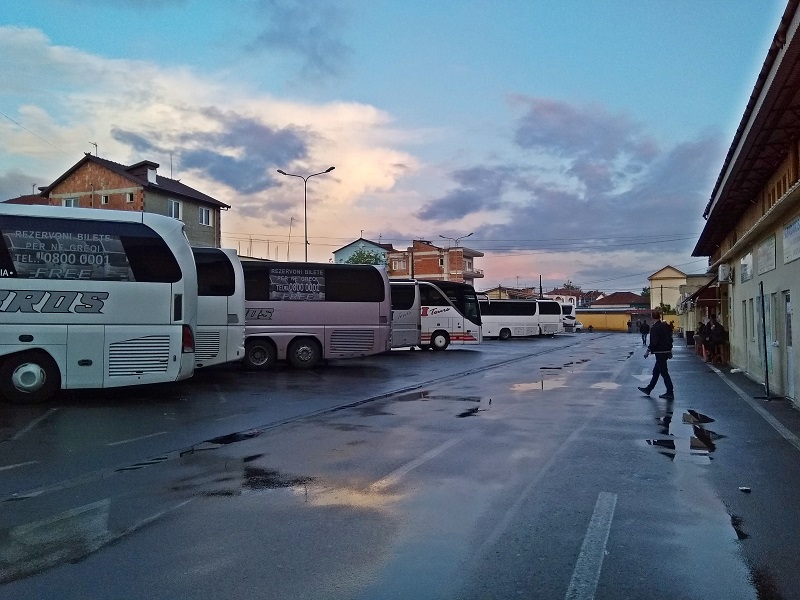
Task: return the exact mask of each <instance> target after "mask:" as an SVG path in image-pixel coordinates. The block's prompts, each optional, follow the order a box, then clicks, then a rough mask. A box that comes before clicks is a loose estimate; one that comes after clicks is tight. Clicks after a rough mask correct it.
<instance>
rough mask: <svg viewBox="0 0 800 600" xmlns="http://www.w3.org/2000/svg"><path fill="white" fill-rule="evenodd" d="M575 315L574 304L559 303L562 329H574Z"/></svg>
mask: <svg viewBox="0 0 800 600" xmlns="http://www.w3.org/2000/svg"><path fill="white" fill-rule="evenodd" d="M576 319H577V315H576V313H575V305H574V304H569V303H567V302H562V303H561V322H562V324H563V325H564V331H574V330H575V321H576Z"/></svg>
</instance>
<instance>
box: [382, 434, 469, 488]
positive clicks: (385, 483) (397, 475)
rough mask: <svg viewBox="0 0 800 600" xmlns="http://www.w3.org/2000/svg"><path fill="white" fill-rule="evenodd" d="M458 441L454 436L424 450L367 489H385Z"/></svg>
mask: <svg viewBox="0 0 800 600" xmlns="http://www.w3.org/2000/svg"><path fill="white" fill-rule="evenodd" d="M459 441H460V438H455V439H452V440H448V441H446V442H445V443H444V444H442V445H441V446H437V447H436V448H434V449H433V450H429V451H428V452H426V453H425V454H423V455H422V456H420V457H419V458H416V459H414V460H412V461H411V462H409V463H406V464H405V465H403V466H402V467H400V468H399V469H396V470H394V471H392V472H391V473H389V474H388V475H387V476H386V477H384V478H382V479H379V480H378V481H376V482H375V483H373V484H372V485H371V486H369V489H370V490H371V491H375V492H377V491H380V490H383V489H386V488H387V487H389V486H391V485H394V484H395V483H397V482H398V481H400V479H401V478H402V477H403V476H404V475H406V474H407V473H408V472H409V471H412V470H413V469H416V468H417V467H418V466H420V465H421V464H423V463H426V462H427V461H429V460H430V459H432V458H434V457H436V456H438V455H439V454H441V453H442V452H444V451H445V450H447V449H448V448H449V447H450V446H453V445H454V444H457V443H458V442H459Z"/></svg>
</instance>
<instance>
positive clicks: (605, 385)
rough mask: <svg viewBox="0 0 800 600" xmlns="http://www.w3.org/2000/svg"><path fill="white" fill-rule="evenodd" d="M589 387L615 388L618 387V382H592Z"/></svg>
mask: <svg viewBox="0 0 800 600" xmlns="http://www.w3.org/2000/svg"><path fill="white" fill-rule="evenodd" d="M591 388H592V389H595V390H616V389H617V388H619V384H618V383H614V382H613V381H600V382H598V383H593V384H592V385H591Z"/></svg>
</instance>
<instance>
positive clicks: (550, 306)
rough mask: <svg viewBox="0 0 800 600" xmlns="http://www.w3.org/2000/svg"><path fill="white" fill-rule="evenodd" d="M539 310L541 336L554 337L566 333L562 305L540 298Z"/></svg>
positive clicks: (538, 300)
mask: <svg viewBox="0 0 800 600" xmlns="http://www.w3.org/2000/svg"><path fill="white" fill-rule="evenodd" d="M536 303H537V310H538V311H539V329H540V330H541V335H549V336H554V335H555V334H557V333H563V332H564V321H563V315H562V314H561V303H560V302H557V301H556V300H546V299H543V298H539V299H537V300H536Z"/></svg>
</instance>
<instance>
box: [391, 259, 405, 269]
mask: <svg viewBox="0 0 800 600" xmlns="http://www.w3.org/2000/svg"><path fill="white" fill-rule="evenodd" d="M406 268H407V267H406V259H405V258H393V259H392V270H393V271H405V270H406Z"/></svg>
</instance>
